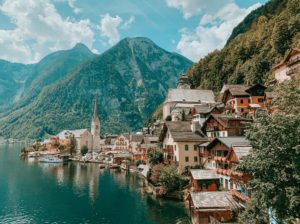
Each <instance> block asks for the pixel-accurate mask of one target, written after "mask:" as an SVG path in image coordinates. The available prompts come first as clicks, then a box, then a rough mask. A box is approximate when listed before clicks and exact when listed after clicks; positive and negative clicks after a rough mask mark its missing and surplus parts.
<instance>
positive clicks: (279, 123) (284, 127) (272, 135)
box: [237, 105, 300, 223]
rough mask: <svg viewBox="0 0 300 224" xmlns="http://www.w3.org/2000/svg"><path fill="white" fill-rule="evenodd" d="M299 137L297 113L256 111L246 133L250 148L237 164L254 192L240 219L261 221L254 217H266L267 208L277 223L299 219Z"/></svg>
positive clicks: (299, 123)
mask: <svg viewBox="0 0 300 224" xmlns="http://www.w3.org/2000/svg"><path fill="white" fill-rule="evenodd" d="M299 106H300V105H299ZM299 136H300V117H299V116H297V115H293V114H284V113H276V114H274V115H268V114H266V113H262V112H261V113H260V114H258V117H257V119H256V121H255V122H254V124H253V125H252V127H251V128H250V130H249V131H248V133H247V138H248V139H249V140H250V142H251V145H252V147H253V151H252V153H251V154H250V155H249V156H247V157H246V159H245V160H244V161H243V162H242V163H241V164H240V165H239V166H238V167H237V169H238V170H241V171H243V172H245V173H248V174H250V175H251V176H252V179H251V180H250V185H251V186H252V188H253V192H254V196H253V200H252V202H251V203H252V204H251V203H250V205H249V207H248V208H247V209H246V211H245V213H244V214H243V215H242V217H241V220H242V222H243V221H246V220H247V223H261V222H260V221H261V220H260V221H259V220H257V218H258V217H263V216H266V211H267V209H268V208H270V209H271V210H272V211H274V212H275V213H276V217H277V218H278V220H279V221H281V222H284V221H286V220H288V219H295V218H300V213H299V211H300V188H299V186H300V138H299ZM251 217H252V218H253V219H254V220H250V218H251Z"/></svg>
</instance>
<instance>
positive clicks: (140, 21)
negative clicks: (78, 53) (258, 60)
mask: <svg viewBox="0 0 300 224" xmlns="http://www.w3.org/2000/svg"><path fill="white" fill-rule="evenodd" d="M267 1H268V0H0V58H1V59H4V60H8V61H11V62H19V63H26V64H28V63H36V62H38V61H39V60H41V58H43V57H45V56H46V55H48V54H49V53H52V52H54V51H57V50H65V49H70V48H72V47H74V46H75V45H76V44H77V43H83V44H85V45H86V46H88V47H89V48H90V49H91V50H92V51H93V52H94V53H96V54H101V53H103V52H104V51H105V50H107V49H109V48H110V47H112V46H114V45H115V44H116V43H118V41H120V40H121V39H123V38H125V37H148V38H150V39H151V40H153V41H154V42H155V43H156V44H157V45H158V46H160V47H162V48H164V49H166V50H168V51H171V52H177V53H179V54H182V55H184V56H185V57H187V58H189V59H190V60H192V61H194V62H196V61H198V60H199V59H200V58H202V57H204V56H205V55H207V54H208V53H209V52H211V51H213V50H215V49H221V48H222V47H223V46H224V45H225V43H226V40H227V39H228V37H229V36H230V34H231V32H232V29H233V28H234V27H235V26H236V25H238V24H239V22H241V21H242V20H243V19H244V18H245V16H246V15H247V14H249V13H250V12H251V11H252V10H254V9H256V8H258V7H260V6H261V5H263V4H265V3H266V2H267Z"/></svg>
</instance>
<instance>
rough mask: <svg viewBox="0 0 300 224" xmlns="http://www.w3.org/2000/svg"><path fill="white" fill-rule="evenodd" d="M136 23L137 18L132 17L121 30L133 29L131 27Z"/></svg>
mask: <svg viewBox="0 0 300 224" xmlns="http://www.w3.org/2000/svg"><path fill="white" fill-rule="evenodd" d="M134 21H135V17H134V16H130V18H129V19H128V20H126V21H125V22H124V23H123V25H122V27H121V28H122V29H129V28H130V27H131V25H132V24H133V23H134Z"/></svg>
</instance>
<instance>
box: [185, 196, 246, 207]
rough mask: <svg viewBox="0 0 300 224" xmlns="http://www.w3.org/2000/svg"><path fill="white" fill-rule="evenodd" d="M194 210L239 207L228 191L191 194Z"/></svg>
mask: <svg viewBox="0 0 300 224" xmlns="http://www.w3.org/2000/svg"><path fill="white" fill-rule="evenodd" d="M190 195H191V198H192V201H193V204H194V206H195V208H196V209H200V210H201V209H226V210H231V209H233V208H237V207H240V205H239V204H238V203H237V202H236V201H235V200H234V199H233V197H232V195H231V193H230V191H211V192H191V193H190Z"/></svg>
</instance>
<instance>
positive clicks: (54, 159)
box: [39, 156, 64, 163]
mask: <svg viewBox="0 0 300 224" xmlns="http://www.w3.org/2000/svg"><path fill="white" fill-rule="evenodd" d="M39 162H41V163H63V162H64V160H63V159H61V158H57V157H54V156H51V157H50V156H45V157H41V158H39Z"/></svg>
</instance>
